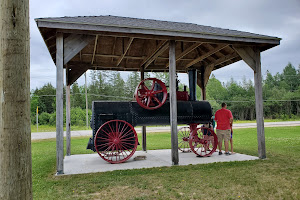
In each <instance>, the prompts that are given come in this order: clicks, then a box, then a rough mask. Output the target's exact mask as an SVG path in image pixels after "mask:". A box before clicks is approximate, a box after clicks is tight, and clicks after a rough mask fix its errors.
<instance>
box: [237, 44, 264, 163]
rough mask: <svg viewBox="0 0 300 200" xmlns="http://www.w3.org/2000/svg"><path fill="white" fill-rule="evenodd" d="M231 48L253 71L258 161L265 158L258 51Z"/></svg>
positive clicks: (254, 49) (249, 48)
mask: <svg viewBox="0 0 300 200" xmlns="http://www.w3.org/2000/svg"><path fill="white" fill-rule="evenodd" d="M233 48H234V50H235V51H236V52H237V53H238V54H239V56H240V57H241V58H242V59H243V60H244V61H245V63H247V64H248V65H249V66H250V67H251V68H252V69H253V71H254V84H255V106H256V109H255V110H256V123H257V143H258V156H259V158H260V159H264V158H266V157H267V156H266V142H265V128H264V112H263V94H262V77H261V63H260V50H259V49H257V48H251V47H237V46H233Z"/></svg>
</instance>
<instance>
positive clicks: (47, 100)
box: [33, 83, 56, 113]
mask: <svg viewBox="0 0 300 200" xmlns="http://www.w3.org/2000/svg"><path fill="white" fill-rule="evenodd" d="M55 94H56V89H55V88H54V87H53V86H52V85H51V83H47V84H45V85H44V86H43V87H41V88H40V89H38V88H37V89H35V90H34V92H33V95H34V96H37V97H38V106H39V110H40V112H41V113H42V112H47V113H52V112H53V111H54V110H55V105H56V104H55Z"/></svg>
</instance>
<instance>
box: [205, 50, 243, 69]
mask: <svg viewBox="0 0 300 200" xmlns="http://www.w3.org/2000/svg"><path fill="white" fill-rule="evenodd" d="M238 56H239V55H238V54H237V53H236V52H233V53H231V54H228V55H226V56H223V57H221V58H219V59H217V60H216V61H214V62H213V63H210V64H209V66H211V65H213V66H217V65H220V64H222V63H224V62H227V61H229V60H231V59H233V58H236V57H238Z"/></svg>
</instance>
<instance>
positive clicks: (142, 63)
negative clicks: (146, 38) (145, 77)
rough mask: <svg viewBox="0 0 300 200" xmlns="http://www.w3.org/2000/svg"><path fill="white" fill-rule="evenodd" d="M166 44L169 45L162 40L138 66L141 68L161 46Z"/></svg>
mask: <svg viewBox="0 0 300 200" xmlns="http://www.w3.org/2000/svg"><path fill="white" fill-rule="evenodd" d="M166 44H169V43H168V42H167V40H162V41H161V42H160V43H159V44H158V45H157V48H156V49H154V50H153V51H152V52H151V53H150V54H149V55H148V56H147V57H146V58H145V59H144V60H143V61H142V62H141V64H140V66H143V65H144V64H145V63H147V62H148V61H149V60H150V59H151V58H152V57H153V56H154V55H155V54H156V53H157V52H158V51H159V50H160V49H161V48H162V47H163V46H165V45H166Z"/></svg>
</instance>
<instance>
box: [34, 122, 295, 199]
mask: <svg viewBox="0 0 300 200" xmlns="http://www.w3.org/2000/svg"><path fill="white" fill-rule="evenodd" d="M299 133H300V127H282V128H265V135H266V150H267V157H268V159H266V160H255V161H243V162H227V163H212V164H202V165H189V166H173V167H160V168H152V169H135V170H123V171H113V172H104V173H94V174H86V175H72V176H59V177H56V176H54V173H55V162H56V153H55V140H54V139H51V140H42V141H33V142H32V159H33V192H34V199H72V200H76V199H136V200H137V199H300V134H299ZM139 137H140V135H139ZM87 141H88V137H81V138H73V139H72V154H86V153H92V151H90V150H85V147H86V144H87ZM140 141H141V140H140ZM147 146H148V149H164V148H170V146H171V145H170V133H150V134H148V135H147ZM234 147H235V148H234V151H236V152H238V153H245V154H249V155H254V156H256V155H257V137H256V129H237V130H235V131H234ZM140 148H141V147H139V149H140ZM99 159H101V158H100V157H99ZM170 159H171V158H170ZM195 159H199V158H196V157H195ZM108 167H109V165H108Z"/></svg>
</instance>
